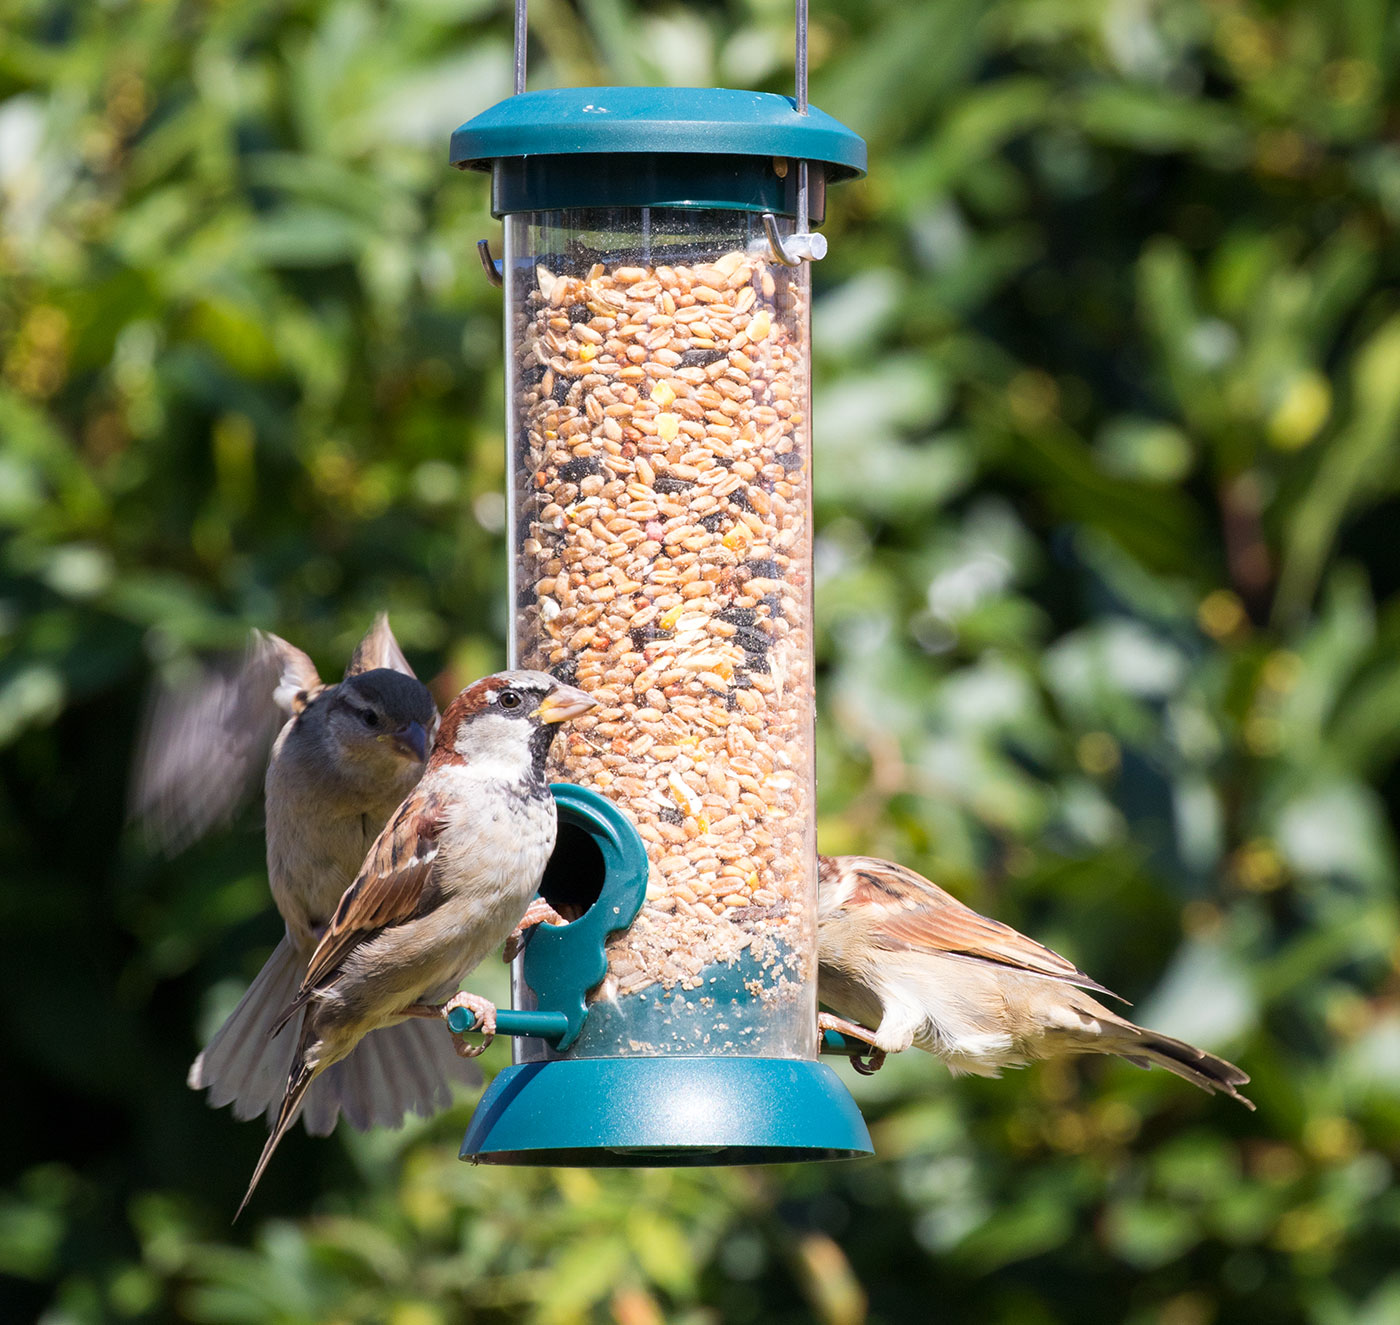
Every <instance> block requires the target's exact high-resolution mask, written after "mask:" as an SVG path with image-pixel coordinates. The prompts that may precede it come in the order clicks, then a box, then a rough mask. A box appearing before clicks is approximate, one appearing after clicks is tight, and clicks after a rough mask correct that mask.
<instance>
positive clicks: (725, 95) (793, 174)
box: [451, 87, 866, 221]
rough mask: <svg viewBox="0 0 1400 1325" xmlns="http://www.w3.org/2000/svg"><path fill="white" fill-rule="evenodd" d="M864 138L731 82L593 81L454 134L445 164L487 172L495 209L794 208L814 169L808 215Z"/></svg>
mask: <svg viewBox="0 0 1400 1325" xmlns="http://www.w3.org/2000/svg"><path fill="white" fill-rule="evenodd" d="M865 161H866V157H865V142H864V140H863V139H862V138H861V137H860V136H859V135H858V134H856V133H854V132H852V131H851V130H850V129H848V128H846V126H845V125H843V124H841V123H840V122H839V121H838V120H835V119H833V118H832V117H831V116H830V115H826V114H824V113H823V112H822V111H820V110H816V109H814V108H812V109H808V111H807V112H806V113H805V114H804V113H803V112H802V111H800V110H799V109H798V106H797V103H796V101H794V99H793V98H791V97H783V96H777V95H775V94H773V93H765V92H747V91H740V90H736V89H733V88H671V87H591V88H556V89H551V90H548V91H540V92H526V93H522V94H521V95H519V96H514V97H510V98H508V99H507V100H505V101H502V102H498V103H497V104H496V105H495V106H492V107H491V108H490V109H488V110H485V111H483V112H482V113H481V114H480V115H478V116H476V117H475V118H474V119H471V120H468V121H467V123H465V124H464V125H462V126H461V127H460V128H459V129H458V130H457V131H456V132H455V133H454V134H453V135H452V147H451V162H452V164H453V165H454V166H456V167H458V168H459V169H464V170H489V171H490V172H491V177H492V187H491V211H492V214H493V215H495V216H504V215H507V214H509V213H512V212H535V211H550V210H553V209H555V208H563V207H723V208H731V209H736V210H741V211H750V212H776V213H778V214H780V215H786V216H794V215H796V213H797V208H798V179H797V176H798V174H799V172H798V171H796V170H790V169H788V163H789V162H807V163H810V166H811V167H813V169H812V172H811V173H812V176H813V178H812V181H811V184H812V187H811V188H810V189H809V198H808V207H807V210H808V214H809V218H810V219H812V220H816V221H820V220H821V219H822V216H823V215H824V212H825V185H826V183H827V182H835V181H840V180H845V179H855V178H858V177H859V176H861V175H863V174H864V173H865Z"/></svg>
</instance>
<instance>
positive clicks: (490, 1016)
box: [439, 990, 496, 1058]
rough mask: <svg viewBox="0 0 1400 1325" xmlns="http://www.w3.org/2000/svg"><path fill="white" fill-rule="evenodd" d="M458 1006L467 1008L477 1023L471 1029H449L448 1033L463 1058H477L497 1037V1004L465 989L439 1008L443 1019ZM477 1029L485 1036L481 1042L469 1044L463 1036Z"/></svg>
mask: <svg viewBox="0 0 1400 1325" xmlns="http://www.w3.org/2000/svg"><path fill="white" fill-rule="evenodd" d="M458 1008H466V1010H467V1011H468V1012H470V1013H471V1014H472V1016H474V1017H475V1018H476V1025H475V1026H473V1027H472V1028H471V1030H470V1031H449V1032H448V1034H450V1035H451V1036H452V1043H453V1044H454V1045H455V1046H456V1049H457V1052H458V1053H459V1054H460V1055H461V1056H462V1057H463V1058H475V1057H476V1056H477V1055H478V1054H483V1053H485V1052H486V1048H487V1046H488V1045H489V1044H490V1043H491V1041H492V1040H494V1039H495V1038H496V1005H495V1004H494V1003H493V1002H491V1000H490V999H487V998H482V997H481V995H480V994H469V993H467V992H466V991H465V990H463V992H462V993H460V994H454V995H453V996H452V997H451V998H449V999H448V1000H447V1002H446V1003H444V1004H443V1005H442V1007H441V1008H440V1009H439V1013H440V1015H441V1017H442V1019H443V1021H446V1020H447V1018H448V1016H449V1015H450V1014H451V1013H453V1012H455V1011H456V1010H457V1009H458ZM477 1031H480V1032H481V1034H482V1036H484V1037H485V1038H483V1039H482V1041H481V1043H480V1044H468V1043H467V1041H466V1040H465V1039H464V1038H463V1037H464V1036H466V1035H471V1034H473V1033H475V1032H477Z"/></svg>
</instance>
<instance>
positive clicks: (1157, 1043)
mask: <svg viewBox="0 0 1400 1325" xmlns="http://www.w3.org/2000/svg"><path fill="white" fill-rule="evenodd" d="M1115 1020H1116V1021H1117V1024H1113V1023H1109V1024H1106V1025H1105V1026H1104V1036H1105V1043H1104V1048H1106V1049H1107V1050H1108V1051H1109V1052H1110V1053H1115V1054H1120V1055H1121V1056H1122V1057H1124V1058H1126V1059H1127V1060H1128V1061H1129V1062H1130V1063H1136V1064H1137V1065H1138V1066H1139V1067H1149V1066H1151V1065H1153V1064H1156V1066H1158V1067H1162V1068H1165V1069H1166V1070H1167V1071H1168V1072H1173V1073H1175V1074H1176V1075H1177V1076H1179V1077H1180V1078H1181V1079H1182V1080H1183V1081H1189V1082H1190V1083H1191V1084H1192V1085H1193V1086H1199V1087H1200V1088H1201V1089H1202V1090H1204V1091H1208V1092H1210V1093H1211V1094H1213V1095H1214V1094H1219V1095H1228V1096H1229V1097H1230V1098H1231V1099H1233V1100H1238V1101H1239V1102H1240V1103H1241V1104H1243V1105H1244V1106H1245V1108H1246V1109H1251V1110H1252V1109H1253V1108H1254V1102H1253V1101H1252V1100H1250V1099H1248V1098H1247V1097H1246V1096H1244V1095H1241V1094H1240V1092H1239V1090H1238V1087H1240V1086H1243V1085H1244V1084H1245V1083H1246V1082H1248V1081H1249V1074H1248V1073H1247V1072H1244V1071H1242V1070H1241V1069H1240V1068H1238V1067H1236V1066H1235V1065H1234V1064H1233V1063H1229V1062H1226V1061H1225V1059H1223V1058H1217V1057H1216V1056H1215V1055H1214V1054H1208V1053H1206V1051H1205V1050H1204V1049H1198V1048H1197V1047H1196V1046H1195V1045H1194V1044H1187V1043H1186V1041H1185V1040H1174V1039H1172V1037H1171V1036H1170V1035H1161V1034H1159V1033H1158V1032H1157V1031H1152V1030H1146V1029H1144V1028H1143V1027H1141V1026H1134V1025H1133V1023H1132V1022H1130V1021H1121V1020H1117V1019H1115Z"/></svg>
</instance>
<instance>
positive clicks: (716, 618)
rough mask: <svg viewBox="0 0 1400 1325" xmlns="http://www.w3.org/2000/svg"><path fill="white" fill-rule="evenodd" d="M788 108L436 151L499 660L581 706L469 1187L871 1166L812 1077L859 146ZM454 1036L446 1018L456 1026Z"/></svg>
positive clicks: (583, 122)
mask: <svg viewBox="0 0 1400 1325" xmlns="http://www.w3.org/2000/svg"><path fill="white" fill-rule="evenodd" d="M802 9H805V6H802V7H800V9H799V21H798V57H799V58H798V96H797V98H796V99H795V100H794V99H789V98H787V97H782V96H775V95H769V94H761V93H754V92H746V91H734V90H729V89H720V88H711V89H694V88H646V87H643V88H615V87H594V88H577V89H563V90H554V91H537V92H529V93H526V92H524V90H523V88H524V59H523V56H524V29H523V15H522V10H523V4H518V5H517V29H516V95H515V96H513V97H510V98H509V99H507V100H506V101H503V102H501V103H499V104H498V105H496V106H493V107H492V108H491V109H489V110H487V111H485V112H484V113H482V114H481V115H478V116H477V117H476V118H475V119H473V120H470V121H468V123H466V124H464V125H463V126H462V127H461V128H459V129H458V130H457V131H456V133H455V134H454V135H453V138H452V156H451V159H452V164H453V165H454V166H457V167H459V168H469V169H477V170H483V171H489V172H490V175H491V200H492V201H491V206H492V212H493V214H494V215H496V216H498V217H501V218H503V220H504V230H505V242H504V253H503V258H502V260H501V262H500V263H499V264H497V262H496V261H495V260H494V259H493V258H492V257H491V255H490V251H489V249H488V248H487V246H486V244H485V242H484V241H483V243H482V244H481V245H480V246H479V247H480V249H481V253H482V258H483V262H484V263H485V265H486V268H487V272H488V274H489V275H490V276H491V277H492V279H493V280H496V281H497V282H498V283H500V284H502V285H503V286H504V290H505V334H506V360H505V361H506V372H507V377H508V380H507V391H506V396H507V429H508V433H507V436H508V443H507V445H508V452H509V464H508V474H509V483H510V494H509V537H510V540H511V550H512V558H511V580H510V602H511V609H512V610H511V623H510V662H511V665H512V666H516V667H531V668H539V669H541V670H545V671H549V672H552V673H553V674H554V675H556V676H558V677H560V678H561V679H563V680H566V681H568V682H569V683H571V684H574V685H578V686H580V687H582V688H583V689H584V690H586V691H588V693H589V694H591V695H592V696H593V697H594V698H595V699H596V700H597V701H598V708H597V709H596V710H595V711H594V713H593V714H591V715H589V717H587V718H584V719H582V720H580V721H578V722H576V723H574V724H573V725H572V728H571V730H570V731H569V732H567V733H565V734H564V736H562V737H561V738H560V741H559V742H558V744H557V746H556V751H555V755H554V769H553V773H554V776H555V777H556V778H557V780H558V782H559V783H560V784H562V785H559V786H557V787H556V789H555V790H556V798H557V800H558V804H559V810H560V837H559V842H558V846H557V848H556V851H555V855H554V859H553V860H552V861H551V864H550V869H549V871H548V873H547V875H546V878H545V882H544V885H543V887H542V889H541V892H542V894H543V895H544V896H545V897H546V899H547V900H549V901H551V902H552V903H553V904H554V905H555V906H556V908H557V909H559V910H560V912H561V914H564V915H565V916H569V917H575V916H576V917H578V918H577V919H575V920H574V921H573V923H571V924H569V925H567V926H564V927H558V928H554V929H550V928H547V927H541V928H539V929H538V930H536V931H534V933H533V935H532V937H531V939H530V941H529V942H528V943H527V945H526V947H525V950H524V953H523V955H522V956H521V957H520V958H518V959H517V961H516V965H515V968H514V972H513V995H514V1002H515V1005H516V1006H515V1009H514V1010H504V1009H503V1010H502V1011H501V1014H500V1018H499V1022H498V1024H499V1026H500V1028H501V1029H502V1030H504V1031H506V1032H507V1033H515V1034H517V1035H518V1037H519V1038H517V1039H516V1040H515V1041H514V1042H513V1044H514V1063H513V1065H512V1066H511V1067H510V1068H508V1069H506V1070H505V1071H503V1072H502V1073H501V1074H500V1075H499V1076H498V1077H497V1078H496V1080H495V1081H494V1082H493V1084H492V1086H491V1088H490V1089H489V1090H488V1091H487V1093H486V1095H485V1096H484V1098H483V1100H482V1102H481V1104H480V1106H479V1107H478V1109H477V1112H476V1115H475V1118H474V1119H473V1123H472V1126H471V1129H470V1131H469V1132H468V1134H467V1137H466V1140H465V1142H464V1144H463V1148H462V1154H463V1158H471V1159H477V1160H481V1161H488V1162H495V1163H542V1164H561V1163H567V1164H598V1165H608V1164H612V1165H623V1164H626V1165H631V1164H723V1163H751V1162H762V1161H777V1160H790V1159H811V1158H839V1157H846V1156H852V1155H857V1154H864V1153H868V1152H869V1149H870V1144H869V1137H868V1134H867V1132H866V1129H865V1125H864V1123H863V1121H862V1120H861V1117H860V1114H859V1111H858V1110H857V1109H856V1108H855V1105H854V1103H853V1101H852V1100H851V1098H850V1096H849V1094H848V1093H847V1092H846V1090H845V1088H844V1086H842V1085H841V1083H840V1081H839V1079H838V1078H837V1077H836V1075H835V1074H834V1073H833V1072H832V1071H831V1070H830V1068H828V1067H827V1066H826V1065H824V1064H822V1063H820V1062H819V1061H818V1058H817V1052H818V1036H817V1020H816V997H817V994H816V980H817V925H816V901H817V896H816V888H817V879H816V844H815V814H816V804H815V773H814V757H813V755H814V752H813V733H814V684H813V651H812V515H811V478H812V449H811V420H810V398H811V338H810V318H809V310H810V302H811V300H810V278H809V270H810V267H809V264H810V262H811V260H813V259H817V258H820V257H821V256H823V254H824V253H825V251H826V242H825V240H824V239H823V237H822V236H821V235H819V234H816V233H814V232H813V230H812V226H813V225H814V224H820V222H821V221H822V219H823V216H824V212H825V200H826V188H827V185H828V184H829V183H831V182H834V181H838V180H842V179H850V178H853V177H856V176H858V175H860V174H862V173H863V170H864V166H865V145H864V143H863V142H862V140H861V139H860V138H859V137H857V136H856V135H855V134H854V133H852V132H851V131H850V130H849V129H847V128H845V127H844V126H842V125H841V124H839V123H837V122H836V121H835V120H833V119H831V118H830V117H829V116H827V115H824V114H822V112H820V111H818V110H815V109H812V108H809V107H808V106H807V104H806V58H805V26H806V25H805V15H804V13H803V12H802ZM463 1015H464V1016H465V1014H463Z"/></svg>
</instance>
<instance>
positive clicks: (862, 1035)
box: [817, 1012, 885, 1077]
mask: <svg viewBox="0 0 1400 1325" xmlns="http://www.w3.org/2000/svg"><path fill="white" fill-rule="evenodd" d="M817 1029H818V1030H819V1031H837V1032H839V1033H840V1034H841V1035H845V1036H849V1037H850V1038H851V1039H852V1040H861V1041H863V1042H864V1043H866V1044H868V1045H869V1046H870V1052H869V1053H868V1054H852V1055H851V1066H852V1067H853V1068H855V1070H856V1071H857V1072H859V1073H860V1074H861V1076H863V1077H873V1076H874V1075H875V1073H877V1072H878V1071H879V1070H880V1069H881V1068H882V1067H884V1065H885V1051H884V1050H883V1049H881V1048H879V1047H877V1045H876V1044H875V1041H874V1039H873V1038H872V1034H873V1032H871V1031H868V1030H866V1029H865V1027H864V1026H857V1025H856V1023H855V1022H853V1021H847V1020H846V1019H845V1018H844V1017H834V1016H832V1014H831V1013H830V1012H819V1013H817Z"/></svg>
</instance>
